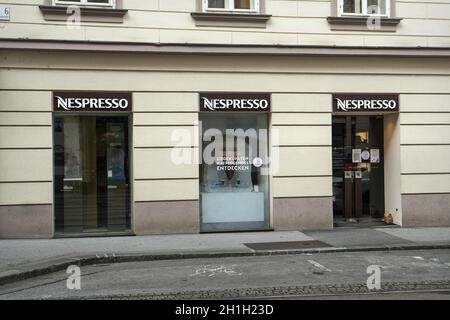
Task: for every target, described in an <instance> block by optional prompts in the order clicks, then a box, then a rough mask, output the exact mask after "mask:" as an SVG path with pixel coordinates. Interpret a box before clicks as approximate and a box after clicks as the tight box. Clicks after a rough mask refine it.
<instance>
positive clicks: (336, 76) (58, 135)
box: [0, 0, 450, 238]
mask: <svg viewBox="0 0 450 320" xmlns="http://www.w3.org/2000/svg"><path fill="white" fill-rule="evenodd" d="M75 2H76V1H75ZM375 2H376V3H377V4H378V7H377V8H378V9H377V10H379V11H377V12H378V14H377V15H372V14H371V13H370V10H369V9H370V8H369V9H368V7H370V5H373V3H372V2H371V1H363V3H364V4H365V6H363V7H360V6H359V5H356V4H355V3H356V2H351V1H346V0H342V1H337V0H333V1H326V0H323V1H322V0H315V1H297V0H279V1H275V0H266V1H263V0H259V1H211V2H208V1H206V0H205V1H196V0H170V1H166V0H159V1H158V0H146V1H137V0H122V1H119V0H116V1H107V0H106V1H99V2H95V1H87V0H82V1H80V3H79V7H74V8H72V7H70V5H72V3H70V2H64V1H44V0H14V1H8V0H3V1H0V13H1V12H3V14H2V15H1V17H2V18H1V20H0V50H1V51H0V55H1V56H0V58H1V59H0V169H1V170H0V238H52V237H60V236H85V235H102V234H110V235H114V234H136V235H146V234H171V233H199V232H220V231H242V230H313V229H314V230H315V229H331V228H333V226H336V225H339V223H352V224H353V225H354V226H355V227H357V226H359V225H363V224H364V223H366V222H367V223H371V222H375V221H378V222H380V221H381V220H382V219H383V218H384V214H385V213H387V214H388V215H391V216H392V218H393V223H395V224H397V225H399V226H403V227H408V226H450V2H449V1H448V0H441V1H438V0H420V1H419V0H409V1H400V0H392V1H387V2H388V3H386V1H379V2H377V1H375ZM375 2H374V3H375ZM358 3H359V2H358ZM77 4H78V3H77ZM2 10H3V11H2ZM77 10H79V11H77ZM78 12H79V13H80V14H81V16H80V20H79V24H78V20H77V19H78V16H77V13H78ZM368 21H372V22H373V23H372V22H371V23H372V24H370V25H368ZM374 25H375V26H374ZM71 94H73V97H72V98H71V97H70V95H71ZM121 94H122V95H121ZM63 95H65V97H66V98H67V97H69V98H68V99H69V100H64V99H63V100H59V98H61V97H63ZM210 95H215V96H214V97H215V98H217V100H218V101H219V102H217V103H218V106H219V107H217V109H214V108H212V109H210V110H208V109H207V108H206V107H207V103H209V100H208V99H209V98H208V97H210ZM262 96H264V97H266V98H261V97H262ZM58 97H59V98H58ZM113 98H117V99H116V100H117V101H116V102H117V103H118V105H117V106H116V108H115V107H114V103H115V101H113V100H110V101H109V100H108V99H113ZM344 98H345V99H347V100H346V101H347V106H348V108H347V109H345V110H344V109H343V108H344V107H342V106H343V105H341V104H340V103H344V104H345V102H346V101H344V100H345V99H344ZM70 99H73V100H70ZM74 99H81V100H80V101H81V102H83V101H86V105H83V107H81V105H77V102H76V101H75V100H74ZM82 99H86V100H82ZM93 99H95V103H93ZM99 99H100V100H101V99H103V100H102V101H100V102H98V101H99ZM205 99H207V101H208V102H205ZM227 99H228V100H231V101H238V107H237V108H236V104H234V105H231V104H230V105H229V107H227V108H225V107H223V108H220V100H223V101H225V102H224V103H227V101H228V100H227ZM264 99H266V100H267V101H268V102H267V103H268V105H267V107H266V108H264V106H262V107H261V108H259V109H258V108H257V107H256V105H255V106H254V105H253V104H254V103H261V101H262V100H264ZM244 100H245V101H244ZM61 101H62V102H61ZM71 101H72V102H73V106H74V107H73V108H72V107H71V106H70V103H71ZM111 101H112V102H111ZM121 101H122V102H123V108H122V106H120V105H119V104H120V103H122V102H121ZM248 101H250V102H248ZM252 101H253V102H252ZM377 101H381V102H380V105H378V104H377V103H378V102H377ZM383 101H385V102H383ZM391 102H392V108H390V107H389V106H388V104H389V103H391ZM103 103H104V105H106V106H107V107H105V108H101V107H99V106H102V105H103ZM383 103H385V104H384V105H383ZM125 104H126V107H125ZM249 104H250V106H254V108H248V109H247V110H242V109H244V106H248V105H249ZM394 104H395V108H394ZM205 105H206V107H205ZM63 106H65V108H64V107H63ZM111 106H113V107H111ZM260 106H261V105H260ZM370 106H372V107H373V106H374V107H373V108H372V107H370ZM257 109H258V110H257ZM208 128H217V129H218V130H219V131H220V132H221V133H225V131H226V129H233V130H236V129H239V128H243V129H256V130H257V132H258V134H261V132H262V135H259V136H258V138H257V140H258V143H260V142H261V141H263V143H261V144H260V145H265V147H264V146H263V147H259V149H258V150H261V148H262V149H263V150H264V152H265V156H267V158H268V159H269V160H267V161H266V159H265V158H264V157H262V156H261V155H257V156H255V157H250V158H249V159H247V160H246V161H247V162H246V163H244V164H243V169H242V170H241V169H238V168H233V169H229V168H228V167H227V166H225V167H223V166H222V167H220V164H219V163H218V162H217V157H218V156H219V154H217V152H216V154H215V162H214V163H213V164H208V165H206V164H204V163H199V159H198V158H200V160H202V156H203V155H204V152H205V149H206V146H207V143H206V142H210V141H212V139H209V140H208V139H205V137H208V133H207V129H208ZM226 135H228V132H227V133H226ZM223 150H224V151H223V154H220V156H225V155H226V156H229V155H230V154H232V157H233V159H232V161H234V164H235V161H236V159H235V158H236V157H237V155H238V152H237V151H236V150H235V149H233V150H231V151H230V150H229V149H227V147H224V149H223ZM230 152H231V153H230ZM177 155H178V156H179V155H183V156H184V157H187V158H186V159H190V160H192V161H190V160H189V161H188V160H186V161H181V162H180V161H176V159H178V158H177ZM199 156H200V157H199ZM174 158H176V159H175V160H174ZM255 158H258V160H259V159H262V160H261V161H262V162H261V163H258V161H256V162H255ZM195 160H197V161H195ZM200 162H201V161H200ZM210 166H214V167H210ZM219 167H220V168H219ZM221 168H222V169H221ZM263 169H267V170H266V171H267V172H266V173H264V172H263ZM240 170H241V171H240Z"/></svg>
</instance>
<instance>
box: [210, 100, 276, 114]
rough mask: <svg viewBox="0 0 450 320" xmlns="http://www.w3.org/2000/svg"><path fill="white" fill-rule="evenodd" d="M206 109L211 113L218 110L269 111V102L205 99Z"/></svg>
mask: <svg viewBox="0 0 450 320" xmlns="http://www.w3.org/2000/svg"><path fill="white" fill-rule="evenodd" d="M203 103H204V106H205V107H206V108H208V109H209V110H211V111H214V110H217V109H230V108H231V109H263V110H264V109H267V108H268V107H269V101H267V100H257V99H207V98H203Z"/></svg>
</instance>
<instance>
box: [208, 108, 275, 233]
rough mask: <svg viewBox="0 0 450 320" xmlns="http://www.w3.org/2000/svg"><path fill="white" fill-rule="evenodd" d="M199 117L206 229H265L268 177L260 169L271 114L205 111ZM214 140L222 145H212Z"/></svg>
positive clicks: (265, 154) (263, 164)
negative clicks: (201, 128) (221, 113)
mask: <svg viewBox="0 0 450 320" xmlns="http://www.w3.org/2000/svg"><path fill="white" fill-rule="evenodd" d="M201 119H202V127H203V164H202V165H201V168H200V174H201V183H200V196H201V217H202V230H203V231H213V230H251V229H263V228H266V227H267V222H268V206H267V203H268V191H269V181H268V176H267V175H265V174H262V172H264V171H263V170H265V169H267V167H268V158H267V157H268V150H267V149H268V148H267V115H266V114H258V115H203V116H202V118H201ZM215 141H220V143H219V145H218V146H217V148H211V146H213V145H214V144H213V142H215ZM255 159H256V160H255ZM259 160H262V161H261V162H259V163H258V161H259Z"/></svg>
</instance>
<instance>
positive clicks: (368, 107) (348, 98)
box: [333, 93, 399, 113]
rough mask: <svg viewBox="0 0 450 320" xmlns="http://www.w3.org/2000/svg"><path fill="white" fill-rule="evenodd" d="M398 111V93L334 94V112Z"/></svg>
mask: <svg viewBox="0 0 450 320" xmlns="http://www.w3.org/2000/svg"><path fill="white" fill-rule="evenodd" d="M398 111H399V99H398V94H373V93H370V94H362V93H358V94H333V112H344V113H345V112H377V113H383V112H398Z"/></svg>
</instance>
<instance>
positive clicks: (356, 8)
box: [342, 0, 362, 13]
mask: <svg viewBox="0 0 450 320" xmlns="http://www.w3.org/2000/svg"><path fill="white" fill-rule="evenodd" d="M342 1H344V6H343V7H344V8H343V9H344V13H362V11H361V9H362V5H361V3H362V1H361V0H342Z"/></svg>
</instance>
